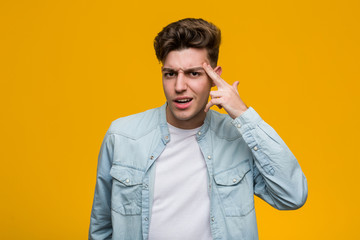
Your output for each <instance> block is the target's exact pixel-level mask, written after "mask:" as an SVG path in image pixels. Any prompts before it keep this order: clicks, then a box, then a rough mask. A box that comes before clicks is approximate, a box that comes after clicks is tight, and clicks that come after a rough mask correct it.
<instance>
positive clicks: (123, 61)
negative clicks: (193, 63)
mask: <svg viewBox="0 0 360 240" xmlns="http://www.w3.org/2000/svg"><path fill="white" fill-rule="evenodd" d="M359 3H360V2H359V1H357V0H352V1H351V0H349V1H346V0H339V1H329V0H326V1H325V0H321V1H310V0H305V1H300V0H299V1H288V0H284V1H279V0H276V1H275V0H273V1H270V0H269V1H242V0H239V1H225V0H224V1H212V0H209V1H194V0H191V1H189V0H181V1H170V0H168V1H126V2H125V1H120V0H119V1H85V0H83V1H80V0H72V1H68V0H67V1H36V0H32V1H16V0H2V1H1V3H0V34H1V36H0V81H1V85H0V86H1V87H0V91H1V92H0V103H1V118H0V121H1V122H0V123H1V143H0V146H1V147H0V149H1V152H0V154H1V155H0V157H1V174H0V183H1V198H0V207H1V217H0V219H1V220H0V232H1V239H9V240H11V239H86V238H87V232H88V226H89V219H90V211H91V204H92V198H93V193H94V185H95V174H96V165H97V155H98V151H99V148H100V144H101V141H102V139H103V137H104V134H105V132H106V130H107V128H108V127H109V125H110V123H111V121H112V120H114V119H116V118H119V117H122V116H126V115H129V114H133V113H137V112H140V111H144V110H146V109H149V108H153V107H158V106H160V105H162V104H163V103H164V102H165V98H164V96H163V92H162V85H161V75H160V65H159V63H158V62H157V60H156V58H155V54H154V50H153V46H152V43H153V38H154V37H155V35H156V34H157V33H158V32H159V31H160V30H161V29H162V27H164V26H165V25H166V24H168V23H170V22H172V21H176V20H178V19H181V18H184V17H202V18H204V19H207V20H209V21H212V22H214V23H215V24H216V25H218V26H219V27H220V28H221V30H222V34H223V42H222V46H221V50H220V62H219V64H220V65H221V66H222V67H223V75H222V76H223V78H224V79H225V80H226V81H227V82H229V83H232V82H234V81H236V80H239V81H240V85H239V90H240V94H241V97H242V98H243V100H244V101H245V102H246V103H247V104H248V105H250V106H253V107H254V108H255V109H256V110H257V112H259V113H260V115H261V116H262V117H263V118H264V119H265V120H266V121H267V122H268V123H269V124H270V125H272V126H273V127H274V128H275V129H276V130H277V132H278V133H279V134H280V136H282V138H283V139H284V140H285V142H286V143H287V144H288V146H289V147H290V148H291V150H292V151H293V153H294V154H295V155H296V157H297V158H298V161H299V162H300V164H301V166H302V169H303V171H304V173H305V175H306V176H307V179H308V185H309V197H308V201H307V203H306V205H305V206H304V207H303V208H302V209H300V210H298V211H277V210H275V209H272V208H271V207H270V206H268V205H267V204H266V203H263V202H262V201H260V200H258V199H257V200H256V208H257V217H258V225H259V235H260V238H261V239H276V240H281V239H356V238H358V236H360V234H359V233H358V231H359V221H358V218H359V215H360V208H359V196H360V195H359V184H360V181H359V175H360V174H359V167H360V164H359V161H360V158H359V148H358V142H359V141H358V138H359V134H360V131H359V122H360V121H359V120H360V119H359V113H358V111H359V103H360V101H359V98H358V96H359V94H358V92H359V80H360V78H359V77H360V71H359V66H360V60H359V56H360V47H359V44H360V39H359V32H360V29H359V26H360V24H359V23H360V17H359V16H360V12H359V10H360V6H359V5H360V4H359Z"/></svg>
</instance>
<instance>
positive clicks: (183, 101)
mask: <svg viewBox="0 0 360 240" xmlns="http://www.w3.org/2000/svg"><path fill="white" fill-rule="evenodd" d="M176 101H177V102H181V103H186V102H190V99H179V100H176Z"/></svg>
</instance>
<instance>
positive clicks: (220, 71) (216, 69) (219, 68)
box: [214, 66, 222, 76]
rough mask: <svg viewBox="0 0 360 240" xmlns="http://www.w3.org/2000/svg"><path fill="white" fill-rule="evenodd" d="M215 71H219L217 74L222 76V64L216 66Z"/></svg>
mask: <svg viewBox="0 0 360 240" xmlns="http://www.w3.org/2000/svg"><path fill="white" fill-rule="evenodd" d="M214 71H215V72H216V73H217V75H219V76H221V73H222V68H221V66H217V67H216V68H214Z"/></svg>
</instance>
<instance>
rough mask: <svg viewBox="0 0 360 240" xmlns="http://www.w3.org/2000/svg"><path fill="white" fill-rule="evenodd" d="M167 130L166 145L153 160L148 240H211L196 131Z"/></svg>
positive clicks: (201, 157) (205, 191) (208, 209)
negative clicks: (151, 204)
mask: <svg viewBox="0 0 360 240" xmlns="http://www.w3.org/2000/svg"><path fill="white" fill-rule="evenodd" d="M168 126H169V131H170V141H169V142H168V144H167V145H166V148H165V150H164V151H163V153H162V154H161V155H160V157H159V158H158V159H157V160H156V175H155V189H154V201H153V206H152V215H151V223H150V232H149V239H150V240H169V239H171V240H177V239H179V240H184V239H186V240H211V239H212V237H211V232H210V198H209V194H208V180H207V178H208V177H207V176H208V175H207V168H206V165H205V160H204V157H203V155H202V153H201V150H200V148H199V145H198V143H197V141H196V133H197V132H198V130H199V129H200V128H196V129H190V130H187V129H179V128H176V127H174V126H171V125H170V124H168Z"/></svg>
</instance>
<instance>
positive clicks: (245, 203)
mask: <svg viewBox="0 0 360 240" xmlns="http://www.w3.org/2000/svg"><path fill="white" fill-rule="evenodd" d="M214 180H215V183H216V187H217V190H218V193H219V196H220V200H221V202H222V204H223V206H224V211H225V215H226V216H228V217H238V216H245V215H247V214H248V213H250V212H251V211H252V210H253V209H254V194H253V187H252V183H253V179H252V174H251V168H250V162H249V160H248V159H247V160H245V161H242V162H241V163H240V164H238V165H237V166H235V167H233V168H231V169H227V170H224V171H221V172H219V173H217V174H215V175H214Z"/></svg>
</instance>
